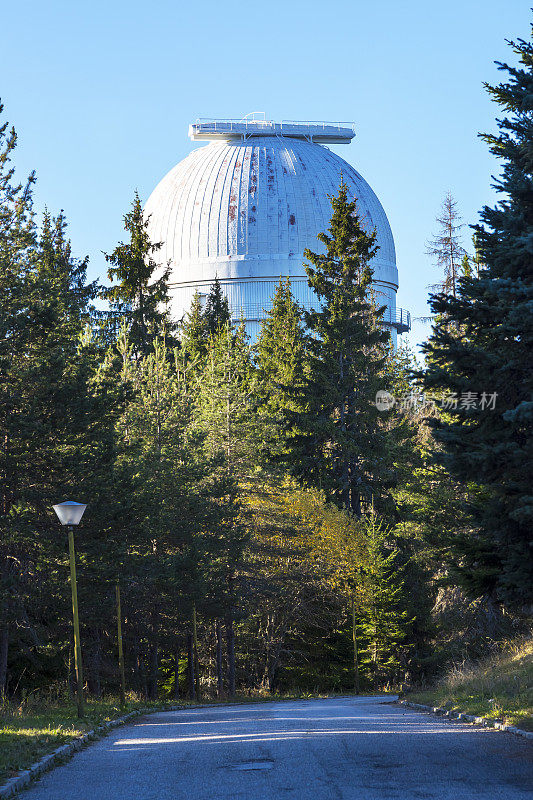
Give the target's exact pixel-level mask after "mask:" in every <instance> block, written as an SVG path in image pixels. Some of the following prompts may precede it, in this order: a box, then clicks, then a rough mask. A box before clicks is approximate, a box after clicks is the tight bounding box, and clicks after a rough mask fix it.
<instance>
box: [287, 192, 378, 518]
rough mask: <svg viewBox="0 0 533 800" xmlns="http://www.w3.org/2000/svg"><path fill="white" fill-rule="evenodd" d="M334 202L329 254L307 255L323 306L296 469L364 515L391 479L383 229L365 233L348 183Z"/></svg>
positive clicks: (315, 320) (313, 339)
mask: <svg viewBox="0 0 533 800" xmlns="http://www.w3.org/2000/svg"><path fill="white" fill-rule="evenodd" d="M330 199H331V205H332V209H333V214H332V217H331V224H330V228H329V234H327V233H320V234H319V236H318V239H319V241H320V242H322V243H323V244H324V245H325V251H326V252H325V253H323V254H322V253H320V254H318V253H313V252H311V251H310V250H306V251H305V257H306V258H307V259H308V261H309V262H310V265H307V266H306V267H305V269H306V273H307V276H308V282H309V286H310V287H311V288H312V289H313V290H314V291H315V293H316V295H317V298H318V301H319V303H320V305H319V308H318V309H317V310H311V311H310V312H309V313H306V323H307V327H308V329H309V334H310V335H309V339H308V346H309V363H308V370H309V377H308V378H307V380H306V386H305V388H304V392H303V398H302V399H303V401H304V403H305V406H304V410H303V411H301V412H299V413H297V414H296V415H295V421H296V425H297V427H298V430H299V432H298V434H297V436H296V437H295V439H294V467H295V470H296V473H297V474H298V475H299V476H301V477H302V478H303V479H304V480H306V481H312V482H313V483H315V485H319V486H320V487H321V488H323V489H324V490H325V491H326V492H327V493H328V495H329V496H330V497H331V498H332V499H334V500H335V502H337V503H338V504H340V505H343V506H345V507H346V508H348V509H350V510H351V511H353V512H354V513H355V514H356V515H359V514H360V513H361V503H362V501H364V500H366V501H367V502H369V501H370V497H371V496H372V495H375V496H376V503H380V502H381V495H382V494H383V493H384V492H386V487H387V485H388V483H389V479H390V474H389V471H390V465H389V464H388V459H387V445H386V436H385V433H384V431H383V429H382V427H381V420H379V419H378V418H379V413H380V412H378V410H377V408H376V405H375V397H376V393H377V391H378V390H379V389H382V388H383V382H384V368H385V364H386V360H387V355H388V351H389V342H390V338H389V334H388V332H386V331H384V330H382V328H381V327H380V317H381V315H382V314H383V312H384V308H385V307H384V306H382V307H379V308H378V307H376V305H375V303H374V299H373V296H372V267H371V260H372V258H373V257H374V255H375V254H376V252H377V249H378V246H377V244H376V232H375V231H372V232H370V233H368V232H367V231H366V230H365V228H364V226H363V223H362V220H361V218H360V217H359V215H358V213H357V208H356V203H355V201H350V200H349V199H348V188H347V186H346V184H345V183H344V182H341V185H340V189H339V194H338V196H337V197H332V198H330Z"/></svg>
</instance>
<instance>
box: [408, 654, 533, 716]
mask: <svg viewBox="0 0 533 800" xmlns="http://www.w3.org/2000/svg"><path fill="white" fill-rule="evenodd" d="M407 699H408V700H412V701H413V702H415V703H426V704H429V705H433V706H441V707H442V708H445V709H447V710H449V711H461V712H464V713H465V714H476V715H477V716H481V717H487V718H489V719H493V720H500V721H502V722H505V723H506V724H508V725H516V726H518V727H519V728H523V729H525V730H533V639H527V640H526V641H520V642H508V643H506V644H505V645H504V646H503V648H502V651H501V652H499V653H498V654H496V655H493V656H490V657H488V658H485V659H482V660H481V661H479V662H477V663H475V664H460V665H455V666H454V667H452V669H451V670H450V671H449V672H448V674H447V675H446V676H445V677H444V678H442V680H441V681H440V682H439V683H438V684H437V685H436V686H435V687H434V688H433V689H430V690H427V691H422V692H413V693H410V694H409V695H408V698H407Z"/></svg>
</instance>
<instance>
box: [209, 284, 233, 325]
mask: <svg viewBox="0 0 533 800" xmlns="http://www.w3.org/2000/svg"><path fill="white" fill-rule="evenodd" d="M230 317H231V315H230V311H229V303H228V298H227V297H226V296H225V295H224V293H223V291H222V286H221V285H220V281H219V279H218V277H215V280H214V283H213V285H212V286H211V290H210V292H209V294H208V296H207V302H206V304H205V311H204V319H205V322H206V325H207V330H208V332H209V333H210V334H211V335H212V336H214V335H215V334H216V333H218V331H219V329H220V328H223V327H224V325H225V324H226V323H227V322H229V321H230Z"/></svg>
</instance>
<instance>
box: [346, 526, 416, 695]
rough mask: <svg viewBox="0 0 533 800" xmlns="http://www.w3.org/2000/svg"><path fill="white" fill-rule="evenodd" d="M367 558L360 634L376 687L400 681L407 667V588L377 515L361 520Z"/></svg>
mask: <svg viewBox="0 0 533 800" xmlns="http://www.w3.org/2000/svg"><path fill="white" fill-rule="evenodd" d="M360 524H361V528H362V531H363V535H364V542H365V555H364V562H363V565H362V567H361V570H360V575H359V581H358V587H357V589H358V591H357V594H356V596H357V598H358V601H359V602H358V604H357V606H356V608H357V613H356V619H357V625H356V627H357V631H358V635H359V637H360V639H361V640H362V647H361V663H362V665H363V668H365V667H366V669H367V671H368V673H369V677H370V678H371V680H372V682H373V683H374V686H376V687H379V686H383V685H384V684H385V683H386V682H387V681H395V680H396V681H397V680H398V678H399V677H400V676H399V670H400V667H401V664H402V661H403V662H404V663H405V657H406V647H405V645H404V640H405V638H406V629H407V626H408V625H409V623H410V621H409V620H408V615H407V611H406V610H405V598H404V597H403V590H404V584H403V580H402V578H401V577H400V575H399V574H398V570H397V563H396V562H397V553H396V551H395V550H391V548H390V546H388V543H387V538H388V531H387V529H386V528H385V527H384V526H383V525H382V524H381V523H380V522H378V521H377V520H376V518H375V515H374V514H372V513H371V514H368V515H365V516H364V517H362V518H361V522H360Z"/></svg>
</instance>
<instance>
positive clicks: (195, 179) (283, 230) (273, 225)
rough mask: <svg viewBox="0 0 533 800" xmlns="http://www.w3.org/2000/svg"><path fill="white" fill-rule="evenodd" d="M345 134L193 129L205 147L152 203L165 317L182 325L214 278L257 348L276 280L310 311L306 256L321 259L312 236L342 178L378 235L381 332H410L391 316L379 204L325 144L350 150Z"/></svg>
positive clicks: (250, 127)
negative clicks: (165, 267)
mask: <svg viewBox="0 0 533 800" xmlns="http://www.w3.org/2000/svg"><path fill="white" fill-rule="evenodd" d="M354 135H355V133H354V129H353V126H348V125H346V124H336V123H328V122H279V123H278V122H271V121H268V120H265V119H257V118H256V115H253V117H252V118H251V119H249V118H245V119H243V120H239V121H236V120H199V121H197V122H196V123H194V124H192V125H191V126H190V128H189V136H190V138H191V139H193V140H194V141H207V142H209V144H207V145H205V146H204V147H198V148H197V149H196V150H193V152H192V153H191V154H190V155H189V156H187V158H185V159H184V160H183V161H181V162H180V163H179V164H177V166H175V167H174V169H172V170H171V171H170V172H169V173H168V174H167V175H166V176H165V177H164V178H163V180H162V181H161V182H160V183H159V184H158V185H157V186H156V188H155V189H154V191H153V192H152V194H151V195H150V197H149V199H148V201H147V203H146V207H145V214H146V215H147V216H149V234H150V238H151V241H152V242H162V247H161V250H160V251H159V252H158V254H157V255H158V260H160V263H162V264H166V263H170V266H171V275H170V295H171V302H172V308H171V312H172V316H173V317H174V318H175V319H178V320H179V319H181V318H182V317H183V316H184V315H185V314H186V313H187V312H188V311H189V309H190V306H191V301H192V298H193V295H194V294H195V292H198V293H199V294H200V297H201V298H206V297H207V295H208V294H209V290H210V287H211V285H212V283H213V281H214V280H215V278H216V277H218V279H219V281H220V284H221V286H222V290H223V291H224V293H225V295H226V297H227V298H228V301H229V307H230V310H231V313H232V317H233V318H234V319H239V318H240V317H241V315H242V316H243V318H244V320H245V321H246V326H247V330H248V333H249V334H250V336H251V337H252V339H255V338H256V337H257V335H258V333H259V327H260V320H261V319H263V317H264V316H265V309H268V308H270V306H271V298H272V296H273V294H274V291H275V288H276V286H277V284H278V283H279V279H280V277H290V279H291V284H292V291H293V294H294V296H295V298H296V299H297V300H298V302H299V303H300V304H301V305H303V306H304V307H305V308H310V307H311V306H312V305H315V306H316V305H317V300H316V297H315V295H314V293H313V292H312V291H311V289H310V288H309V287H308V285H307V278H306V275H305V270H304V268H303V262H304V260H305V259H304V255H303V253H304V250H305V248H307V247H308V248H310V249H311V250H314V251H315V252H321V251H322V250H323V245H322V244H321V243H320V242H318V241H317V238H316V237H317V234H318V233H320V232H321V231H327V230H328V227H329V221H330V218H331V214H332V209H331V204H330V201H329V199H328V195H336V194H338V190H339V184H340V181H341V174H342V177H343V179H344V181H345V183H346V184H347V186H348V192H349V194H350V195H351V196H352V197H353V198H355V199H356V200H357V208H358V212H359V215H360V216H361V217H362V218H363V220H364V221H365V224H366V225H367V226H368V230H369V231H371V230H373V229H374V227H375V228H376V230H377V241H378V244H379V250H378V252H377V255H376V256H375V258H374V259H373V261H372V267H373V270H374V287H375V291H376V294H377V295H378V299H379V300H380V301H381V302H382V303H383V305H385V304H386V305H387V310H386V312H385V314H384V318H383V323H384V325H385V326H386V327H388V328H389V329H390V331H391V335H392V338H393V340H394V341H396V334H397V333H401V332H403V331H407V330H409V327H410V318H409V313H408V312H406V311H403V310H402V309H398V308H397V307H396V292H397V290H398V270H397V269H396V256H395V250H394V240H393V238H392V232H391V229H390V225H389V222H388V220H387V216H386V214H385V212H384V210H383V207H382V205H381V203H380V202H379V200H378V198H377V197H376V195H375V194H374V192H373V191H372V189H371V188H370V186H369V185H368V183H367V182H366V181H365V180H364V178H362V177H361V175H359V173H358V172H357V171H356V170H355V169H354V168H353V167H352V166H350V164H348V163H347V162H346V161H344V160H343V159H342V158H340V157H339V156H338V155H336V154H335V153H333V152H331V151H330V150H329V149H328V147H327V145H328V144H343V143H344V144H349V143H350V141H351V140H352V139H353V137H354Z"/></svg>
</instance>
